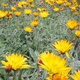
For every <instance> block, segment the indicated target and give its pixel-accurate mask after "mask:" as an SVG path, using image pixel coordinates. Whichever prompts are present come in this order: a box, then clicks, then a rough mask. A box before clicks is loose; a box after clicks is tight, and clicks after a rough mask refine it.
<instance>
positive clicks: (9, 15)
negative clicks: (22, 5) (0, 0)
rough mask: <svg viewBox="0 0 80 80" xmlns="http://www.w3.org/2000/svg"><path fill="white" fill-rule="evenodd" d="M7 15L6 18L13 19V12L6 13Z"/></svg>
mask: <svg viewBox="0 0 80 80" xmlns="http://www.w3.org/2000/svg"><path fill="white" fill-rule="evenodd" d="M5 13H6V17H7V18H9V19H10V18H12V12H11V11H5Z"/></svg>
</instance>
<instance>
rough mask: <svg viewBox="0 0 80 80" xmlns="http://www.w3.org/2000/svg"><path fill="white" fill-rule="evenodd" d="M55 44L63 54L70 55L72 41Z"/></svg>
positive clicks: (61, 41)
mask: <svg viewBox="0 0 80 80" xmlns="http://www.w3.org/2000/svg"><path fill="white" fill-rule="evenodd" d="M53 46H54V48H55V49H56V50H57V51H58V52H60V53H61V54H66V56H67V57H69V54H68V53H67V52H68V51H69V50H70V49H71V48H72V47H73V46H72V43H70V42H69V41H67V40H60V41H57V42H54V44H53Z"/></svg>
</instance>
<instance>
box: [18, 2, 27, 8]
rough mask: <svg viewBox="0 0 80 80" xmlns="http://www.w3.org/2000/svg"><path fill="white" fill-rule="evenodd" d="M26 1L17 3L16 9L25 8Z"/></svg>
mask: <svg viewBox="0 0 80 80" xmlns="http://www.w3.org/2000/svg"><path fill="white" fill-rule="evenodd" d="M26 3H27V2H26V1H20V2H18V4H17V7H18V8H22V7H23V6H26Z"/></svg>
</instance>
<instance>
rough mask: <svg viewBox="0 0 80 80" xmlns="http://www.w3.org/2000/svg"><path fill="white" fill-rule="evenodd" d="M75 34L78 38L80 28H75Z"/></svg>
mask: <svg viewBox="0 0 80 80" xmlns="http://www.w3.org/2000/svg"><path fill="white" fill-rule="evenodd" d="M75 35H76V36H77V37H79V38H80V30H76V31H75Z"/></svg>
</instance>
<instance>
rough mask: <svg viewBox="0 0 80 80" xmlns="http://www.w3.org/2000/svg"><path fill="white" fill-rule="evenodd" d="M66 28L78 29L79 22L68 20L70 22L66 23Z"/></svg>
mask: <svg viewBox="0 0 80 80" xmlns="http://www.w3.org/2000/svg"><path fill="white" fill-rule="evenodd" d="M66 26H67V27H68V28H69V29H71V30H73V29H74V28H76V27H77V26H78V22H77V21H76V20H68V21H67V22H66Z"/></svg>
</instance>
